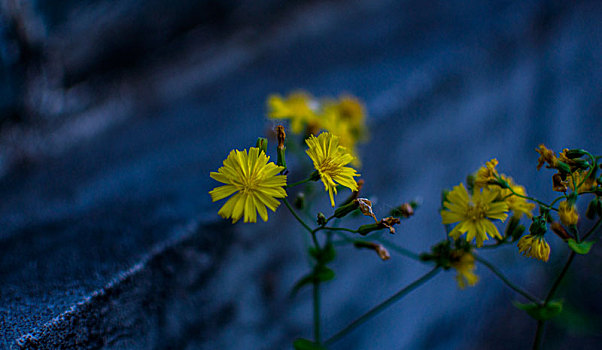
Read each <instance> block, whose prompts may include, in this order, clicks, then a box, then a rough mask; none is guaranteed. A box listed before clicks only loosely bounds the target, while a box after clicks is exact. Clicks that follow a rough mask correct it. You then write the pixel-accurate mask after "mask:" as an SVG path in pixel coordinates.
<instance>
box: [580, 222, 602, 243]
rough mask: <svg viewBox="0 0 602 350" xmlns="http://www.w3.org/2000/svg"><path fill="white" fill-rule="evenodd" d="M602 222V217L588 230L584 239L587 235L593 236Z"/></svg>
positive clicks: (584, 238)
mask: <svg viewBox="0 0 602 350" xmlns="http://www.w3.org/2000/svg"><path fill="white" fill-rule="evenodd" d="M600 224H602V218H600V219H598V221H597V222H596V224H595V225H594V226H593V227H592V228H590V229H589V231H587V233H586V234H585V235H584V236H583V240H586V239H587V237H589V236H591V234H592V233H594V232H596V230H597V229H598V228H599V227H600Z"/></svg>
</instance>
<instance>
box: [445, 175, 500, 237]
mask: <svg viewBox="0 0 602 350" xmlns="http://www.w3.org/2000/svg"><path fill="white" fill-rule="evenodd" d="M497 196H498V193H497V192H496V191H491V190H489V189H487V188H483V189H482V190H475V191H474V192H473V195H472V199H471V198H470V196H469V195H468V192H467V191H466V188H465V187H464V184H462V183H461V184H460V185H459V186H455V187H454V188H453V190H452V191H451V192H449V194H448V195H447V198H446V200H445V202H444V203H443V206H444V207H445V209H443V210H441V218H442V219H443V224H446V225H447V224H453V223H456V222H459V224H458V225H456V227H454V229H453V230H452V231H451V232H450V233H449V235H450V236H452V237H453V238H454V239H458V238H459V237H460V236H461V235H463V234H464V233H466V232H468V234H467V235H466V240H467V241H472V240H473V239H474V238H476V241H477V247H482V246H483V241H486V240H488V239H489V235H491V236H494V237H497V238H500V239H501V238H502V236H501V235H500V232H499V231H498V229H497V227H495V225H494V224H493V222H491V221H490V220H502V221H504V220H505V219H506V217H507V216H508V213H507V211H508V204H506V203H505V202H495V201H494V200H495V199H496V197H497Z"/></svg>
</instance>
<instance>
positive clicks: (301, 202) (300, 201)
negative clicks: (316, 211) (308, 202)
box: [295, 192, 305, 210]
mask: <svg viewBox="0 0 602 350" xmlns="http://www.w3.org/2000/svg"><path fill="white" fill-rule="evenodd" d="M304 207H305V195H304V194H303V192H299V193H297V197H295V208H297V209H299V210H301V209H303V208H304Z"/></svg>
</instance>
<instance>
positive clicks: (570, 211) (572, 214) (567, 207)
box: [558, 201, 579, 226]
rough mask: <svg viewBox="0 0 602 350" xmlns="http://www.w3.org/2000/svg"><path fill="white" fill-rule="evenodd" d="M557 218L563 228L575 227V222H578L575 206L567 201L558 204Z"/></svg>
mask: <svg viewBox="0 0 602 350" xmlns="http://www.w3.org/2000/svg"><path fill="white" fill-rule="evenodd" d="M558 217H559V218H560V222H562V224H563V225H565V226H571V225H577V221H579V214H577V210H576V209H575V206H574V205H572V204H570V203H569V202H567V201H563V202H560V204H558Z"/></svg>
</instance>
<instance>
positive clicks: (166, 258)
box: [0, 0, 602, 349]
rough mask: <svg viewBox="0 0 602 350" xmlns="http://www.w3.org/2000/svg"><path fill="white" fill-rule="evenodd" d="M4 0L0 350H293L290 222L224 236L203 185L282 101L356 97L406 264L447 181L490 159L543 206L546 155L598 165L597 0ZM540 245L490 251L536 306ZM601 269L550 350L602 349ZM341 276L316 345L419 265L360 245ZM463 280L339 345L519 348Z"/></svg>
mask: <svg viewBox="0 0 602 350" xmlns="http://www.w3.org/2000/svg"><path fill="white" fill-rule="evenodd" d="M0 5H1V7H0V11H1V12H0V175H1V177H0V198H1V200H0V315H1V318H0V322H1V323H0V346H1V347H3V348H11V347H15V348H18V347H21V348H45V349H56V348H107V349H119V348H144V349H147V348H157V349H281V348H282V349H285V348H291V346H290V344H291V341H292V340H293V339H294V338H296V337H308V338H309V337H311V295H310V294H311V293H309V291H308V290H305V291H302V292H301V293H300V294H299V295H298V296H297V297H296V298H295V299H290V298H288V292H289V291H290V289H291V287H292V285H293V284H294V282H295V281H296V279H297V278H299V277H300V276H301V275H302V274H303V273H305V272H306V270H307V269H308V265H307V261H306V257H305V253H304V252H305V248H304V242H305V239H306V237H305V234H304V232H303V231H301V230H300V229H299V227H298V225H296V224H295V223H294V222H293V220H292V218H291V217H290V215H289V214H288V213H287V212H286V211H285V210H283V209H284V208H280V209H279V210H278V212H277V213H276V214H270V221H269V222H268V223H257V224H253V225H251V224H242V223H240V224H237V225H234V226H232V225H231V224H230V223H229V222H227V221H224V220H220V218H219V217H218V216H217V210H218V208H219V206H220V205H221V204H220V203H211V202H210V197H209V195H208V194H207V192H208V191H209V190H210V189H212V188H213V187H214V186H216V185H217V183H215V182H214V181H213V180H211V179H210V178H209V176H208V174H209V172H210V171H215V170H217V168H218V167H219V166H220V165H221V162H222V160H223V159H224V158H225V157H226V155H227V154H228V152H229V150H230V149H232V148H239V149H242V148H246V147H248V146H249V145H252V144H253V143H254V142H255V139H256V137H257V136H260V135H263V134H265V132H266V130H268V129H269V128H270V127H272V126H273V125H274V123H273V122H272V121H268V120H267V119H266V118H265V99H266V97H267V95H268V94H270V93H273V92H277V93H281V94H286V93H288V92H289V91H291V90H294V89H297V88H302V89H306V90H307V91H309V92H311V93H313V94H314V95H317V96H337V95H339V94H341V93H343V92H348V93H352V94H354V95H356V96H358V97H360V98H361V99H362V100H363V101H365V103H366V107H367V110H368V113H369V119H368V122H369V127H370V130H371V142H370V143H369V144H366V145H365V146H363V147H361V148H360V154H361V156H362V159H363V167H362V169H361V173H362V175H363V178H364V179H365V180H366V186H365V194H366V195H369V196H370V198H371V199H374V200H375V202H376V204H375V208H374V209H375V211H376V212H377V214H378V213H383V214H384V213H385V212H387V211H388V210H389V209H390V208H392V207H394V206H396V205H398V204H400V203H401V202H403V201H407V200H410V199H414V198H416V197H420V198H422V202H423V205H422V207H421V208H420V209H419V211H418V212H417V214H416V216H415V217H414V218H412V219H411V220H409V221H405V222H404V223H403V224H402V225H401V226H400V227H399V229H398V230H397V231H398V233H397V235H395V236H394V237H391V240H392V241H394V242H396V243H398V244H400V245H403V246H405V247H408V248H410V249H412V250H414V251H425V250H427V249H428V248H429V247H430V246H431V245H432V244H433V243H434V242H436V241H438V240H440V239H441V238H443V237H444V231H443V228H442V227H441V225H440V216H439V214H438V208H439V200H440V199H439V198H440V191H441V189H442V188H450V187H451V186H453V185H456V184H457V183H459V182H460V181H462V180H463V179H464V177H465V176H466V174H467V173H469V172H472V171H474V170H475V169H477V168H478V167H479V166H480V165H481V164H482V163H483V162H485V161H486V160H488V159H490V158H491V157H497V158H498V159H499V161H500V166H499V169H500V171H501V172H504V173H507V174H510V175H511V176H513V177H514V179H515V180H516V181H517V182H518V183H520V184H523V185H525V186H526V187H527V191H528V193H530V194H533V195H535V196H538V197H541V198H542V199H550V198H552V196H553V193H552V191H551V183H550V177H549V176H550V175H551V173H550V172H549V171H548V172H546V171H541V172H536V170H535V165H536V159H537V154H536V153H535V151H534V148H535V147H536V146H537V145H538V144H540V143H545V144H546V145H547V146H549V147H551V148H553V149H555V150H557V151H559V150H561V148H563V147H582V148H587V149H589V150H590V151H592V152H593V153H596V154H601V153H602V149H601V147H600V135H602V118H601V110H602V89H601V87H602V69H601V68H600V61H601V58H602V30H601V27H600V23H602V22H601V21H602V3H601V2H600V1H570V2H569V1H514V2H512V1H487V2H486V1H434V2H428V3H427V2H424V1H370V0H359V1H348V2H343V1H302V0H299V1H291V2H279V1H269V0H261V1H252V2H245V1H235V0H232V1H186V0H184V1H159V0H148V1H136V0H123V1H119V2H113V1H102V0H98V1H87V2H80V1H17V0H0ZM292 175H295V176H299V177H302V175H300V174H292ZM317 188H318V189H319V187H317ZM343 195H345V194H344V193H343ZM323 199H324V204H326V206H323V207H322V208H323V209H324V210H325V211H327V210H328V206H327V200H326V195H324V198H323ZM584 208H585V204H583V203H582V204H581V209H584ZM379 216H382V215H379ZM360 221H361V220H360ZM589 225H591V222H587V221H586V222H584V223H582V226H583V229H587V227H589ZM551 236H552V235H550V237H549V241H550V243H551V245H552V257H551V259H550V261H549V262H548V263H542V262H539V261H535V260H532V259H527V258H524V257H521V256H519V255H518V253H517V249H516V248H515V247H506V248H504V249H502V250H500V251H495V252H483V254H482V255H483V256H485V257H487V258H489V259H490V260H493V261H495V262H496V263H498V265H499V266H500V267H501V268H502V270H503V271H504V272H505V273H506V274H508V275H509V276H510V277H511V278H512V280H514V281H516V282H517V283H519V284H521V285H523V286H525V288H526V289H528V290H529V291H531V292H532V293H534V294H537V295H540V296H542V295H543V294H544V293H545V292H546V291H547V290H548V288H549V286H550V285H551V283H552V281H553V278H554V277H555V275H556V273H557V271H558V270H559V269H560V267H561V266H562V264H563V263H564V261H565V259H566V256H567V254H568V252H567V248H566V246H565V245H563V244H562V242H560V241H559V240H558V239H557V238H556V237H551ZM601 258H602V250H601V248H600V247H599V245H596V246H594V248H593V250H592V252H591V253H590V254H589V255H588V256H586V257H578V258H577V260H576V262H575V264H574V265H573V267H572V268H571V270H570V272H569V275H568V277H567V279H566V280H567V282H568V283H566V284H564V285H563V286H562V287H561V289H560V295H563V296H565V301H566V305H567V306H566V310H565V312H564V313H563V314H562V316H561V317H559V318H558V319H557V321H555V322H552V323H551V324H550V325H549V326H548V329H547V333H546V341H545V346H546V348H549V349H566V348H580V349H598V348H600V347H601V346H602V318H601V317H600V314H601V312H602V303H600V300H599V296H600V294H601V293H602V284H601V274H600V271H602V266H601V264H602V259H601ZM334 268H335V270H336V272H337V280H335V281H334V282H330V283H328V284H327V285H325V286H324V289H323V300H324V311H323V315H324V333H325V334H326V336H328V335H331V334H333V333H334V332H336V331H338V330H339V329H341V328H342V327H343V326H344V325H346V324H347V323H348V322H349V321H351V320H352V319H354V318H355V317H357V316H358V315H360V314H362V313H363V312H365V311H366V310H368V309H369V308H370V307H371V306H373V305H375V304H376V303H377V302H379V301H381V300H383V299H385V298H386V297H388V296H390V295H392V294H393V293H394V292H395V291H397V290H399V289H400V288H402V287H403V286H404V285H406V284H407V283H409V282H411V281H412V280H414V279H415V278H417V277H418V276H420V275H421V274H423V273H425V272H426V271H427V269H428V267H425V266H423V265H420V264H417V263H415V262H413V261H409V260H407V259H405V258H403V257H401V256H398V255H394V256H393V258H392V259H391V260H390V261H388V262H386V263H383V262H381V261H379V260H378V259H377V258H376V256H375V255H374V254H370V253H369V252H365V251H356V250H354V249H352V248H346V249H342V250H341V251H340V254H339V256H338V257H337V260H336V262H335V264H334ZM477 273H478V274H479V275H480V277H481V280H480V282H479V284H478V285H477V286H476V287H474V288H470V289H467V290H464V291H460V290H458V288H457V287H456V285H455V281H454V278H453V273H451V272H450V273H446V274H441V275H439V276H438V277H436V278H435V279H434V281H432V282H430V283H429V284H428V285H426V286H424V287H422V288H421V289H419V290H418V291H416V292H414V293H412V294H411V295H410V296H408V297H407V298H406V299H404V300H402V301H401V302H399V303H397V304H396V305H395V306H393V307H391V308H390V309H389V310H387V311H386V312H385V313H383V314H382V315H380V316H378V317H377V318H375V319H374V320H372V321H371V322H369V323H367V324H366V325H364V326H362V327H361V328H359V329H358V330H356V331H355V332H353V333H352V334H350V335H349V336H347V337H346V338H345V339H343V340H341V341H340V342H338V343H337V344H335V345H334V346H333V347H332V348H333V349H483V348H488V349H508V348H515V349H526V348H529V347H530V346H531V342H532V337H533V334H534V332H535V322H534V321H532V320H531V319H530V318H529V317H528V316H527V315H526V314H525V313H523V312H521V311H519V310H517V309H515V308H514V307H512V306H511V301H512V300H521V299H520V298H519V297H518V296H516V295H514V294H513V293H512V292H511V291H509V290H508V289H507V288H506V287H505V286H504V285H502V284H501V282H500V281H499V280H497V279H496V278H495V277H494V276H492V274H491V273H490V272H489V271H488V270H486V269H485V268H484V267H483V266H478V268H477Z"/></svg>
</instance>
